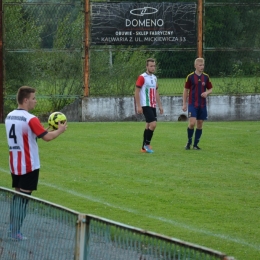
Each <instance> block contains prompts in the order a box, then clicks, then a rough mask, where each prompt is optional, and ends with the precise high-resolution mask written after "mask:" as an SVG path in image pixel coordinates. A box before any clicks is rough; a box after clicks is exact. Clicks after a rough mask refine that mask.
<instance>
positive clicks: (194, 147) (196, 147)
mask: <svg viewBox="0 0 260 260" xmlns="http://www.w3.org/2000/svg"><path fill="white" fill-rule="evenodd" d="M193 150H201V148H199V147H198V146H197V145H195V146H193Z"/></svg>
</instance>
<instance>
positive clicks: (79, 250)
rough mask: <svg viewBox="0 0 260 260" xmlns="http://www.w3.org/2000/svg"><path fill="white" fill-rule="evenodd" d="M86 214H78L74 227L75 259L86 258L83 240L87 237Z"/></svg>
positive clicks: (81, 259) (84, 259) (83, 259)
mask: <svg viewBox="0 0 260 260" xmlns="http://www.w3.org/2000/svg"><path fill="white" fill-rule="evenodd" d="M86 224H87V223H86V215H83V214H79V215H78V221H77V228H76V246H75V257H74V259H75V260H86V258H85V257H86V252H85V249H86V247H85V241H86V237H87V234H86V233H87V229H86Z"/></svg>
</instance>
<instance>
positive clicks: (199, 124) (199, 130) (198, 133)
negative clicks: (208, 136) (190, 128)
mask: <svg viewBox="0 0 260 260" xmlns="http://www.w3.org/2000/svg"><path fill="white" fill-rule="evenodd" d="M202 125H203V120H197V127H196V131H195V137H194V143H193V149H194V150H201V148H199V146H198V143H199V141H200V137H201V135H202Z"/></svg>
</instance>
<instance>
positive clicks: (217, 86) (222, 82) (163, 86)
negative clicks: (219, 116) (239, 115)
mask: <svg viewBox="0 0 260 260" xmlns="http://www.w3.org/2000/svg"><path fill="white" fill-rule="evenodd" d="M184 82H185V78H183V79H181V78H168V79H167V78H162V79H160V78H159V79H158V84H159V92H160V95H171V96H173V95H182V93H183V87H184ZM211 82H212V85H213V92H212V94H213V95H223V94H248V93H251V94H253V93H260V87H259V85H260V78H259V77H219V78H211Z"/></svg>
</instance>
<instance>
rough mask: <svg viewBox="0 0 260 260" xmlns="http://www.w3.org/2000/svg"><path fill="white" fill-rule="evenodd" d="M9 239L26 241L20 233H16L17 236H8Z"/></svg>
mask: <svg viewBox="0 0 260 260" xmlns="http://www.w3.org/2000/svg"><path fill="white" fill-rule="evenodd" d="M9 237H10V239H11V240H15V241H22V240H27V237H25V236H24V235H23V234H22V233H20V232H19V233H17V234H12V233H11V234H10V236H9Z"/></svg>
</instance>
